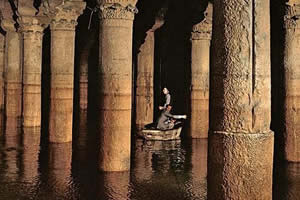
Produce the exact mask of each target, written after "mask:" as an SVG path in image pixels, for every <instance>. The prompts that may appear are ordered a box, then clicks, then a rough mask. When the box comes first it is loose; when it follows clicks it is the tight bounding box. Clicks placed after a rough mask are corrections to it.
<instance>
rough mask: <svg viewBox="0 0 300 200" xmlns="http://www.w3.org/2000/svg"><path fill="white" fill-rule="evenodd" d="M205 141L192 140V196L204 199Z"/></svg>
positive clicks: (205, 178)
mask: <svg viewBox="0 0 300 200" xmlns="http://www.w3.org/2000/svg"><path fill="white" fill-rule="evenodd" d="M207 143H208V142H207V139H198V140H192V158H191V159H192V160H191V162H192V186H193V190H192V194H193V196H195V197H197V198H199V199H206V195H207V193H206V191H207V147H208V146H207Z"/></svg>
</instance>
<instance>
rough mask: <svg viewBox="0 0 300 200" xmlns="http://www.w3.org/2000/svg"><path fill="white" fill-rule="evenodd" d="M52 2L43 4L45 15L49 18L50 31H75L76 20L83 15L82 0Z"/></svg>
mask: <svg viewBox="0 0 300 200" xmlns="http://www.w3.org/2000/svg"><path fill="white" fill-rule="evenodd" d="M52 2H53V1H52ZM52 2H51V1H50V3H48V2H47V3H45V2H44V4H43V6H44V12H45V15H47V16H48V17H49V18H50V28H51V30H66V31H67V30H75V27H76V25H77V18H78V17H79V16H80V15H81V14H82V13H83V10H84V8H85V6H86V3H85V2H83V1H82V0H77V1H62V2H61V3H60V4H57V2H56V3H52Z"/></svg>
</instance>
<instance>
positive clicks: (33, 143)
mask: <svg viewBox="0 0 300 200" xmlns="http://www.w3.org/2000/svg"><path fill="white" fill-rule="evenodd" d="M40 133H41V131H40V128H23V137H22V140H23V141H22V142H23V155H22V165H23V171H22V180H23V181H24V182H27V183H31V184H35V183H37V181H38V178H39V170H38V169H39V152H40V138H41V134H40Z"/></svg>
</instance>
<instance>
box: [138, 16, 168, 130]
mask: <svg viewBox="0 0 300 200" xmlns="http://www.w3.org/2000/svg"><path fill="white" fill-rule="evenodd" d="M162 25H163V20H161V19H159V18H158V19H156V21H155V24H154V25H153V27H152V28H151V29H150V30H148V31H147V32H146V38H145V41H144V43H143V44H142V45H141V47H140V49H139V53H138V56H137V81H136V127H137V129H138V130H140V129H142V128H143V127H144V125H146V124H149V123H152V122H153V111H154V110H153V109H154V99H153V92H154V91H153V90H154V88H153V75H154V43H155V38H154V32H155V30H157V29H158V28H160V27H161V26H162Z"/></svg>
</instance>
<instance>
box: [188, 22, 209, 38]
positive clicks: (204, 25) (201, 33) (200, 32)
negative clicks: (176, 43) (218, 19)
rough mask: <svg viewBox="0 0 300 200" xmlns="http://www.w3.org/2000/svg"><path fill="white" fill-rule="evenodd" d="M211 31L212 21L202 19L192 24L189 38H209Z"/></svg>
mask: <svg viewBox="0 0 300 200" xmlns="http://www.w3.org/2000/svg"><path fill="white" fill-rule="evenodd" d="M211 33H212V22H211V21H210V20H207V19H204V20H203V21H202V22H200V23H199V24H196V25H194V26H193V31H192V37H191V40H210V39H211Z"/></svg>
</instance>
